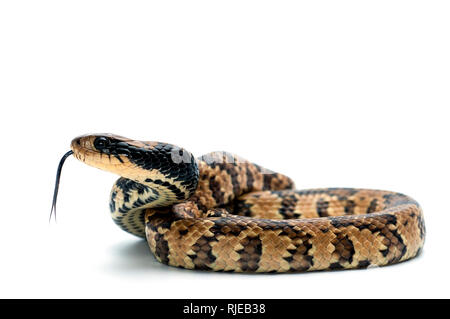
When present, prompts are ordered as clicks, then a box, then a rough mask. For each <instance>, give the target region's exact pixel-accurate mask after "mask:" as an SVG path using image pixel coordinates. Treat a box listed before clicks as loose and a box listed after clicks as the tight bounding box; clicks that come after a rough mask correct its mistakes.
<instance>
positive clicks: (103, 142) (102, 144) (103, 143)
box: [94, 136, 109, 150]
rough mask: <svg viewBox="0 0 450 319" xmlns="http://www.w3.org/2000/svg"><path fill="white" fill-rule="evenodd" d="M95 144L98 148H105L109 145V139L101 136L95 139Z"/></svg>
mask: <svg viewBox="0 0 450 319" xmlns="http://www.w3.org/2000/svg"><path fill="white" fill-rule="evenodd" d="M94 146H95V148H96V149H98V150H102V149H105V148H106V147H108V146H109V140H108V139H107V138H106V137H103V136H100V137H97V138H96V139H95V140H94Z"/></svg>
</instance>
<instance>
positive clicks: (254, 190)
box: [50, 133, 425, 273]
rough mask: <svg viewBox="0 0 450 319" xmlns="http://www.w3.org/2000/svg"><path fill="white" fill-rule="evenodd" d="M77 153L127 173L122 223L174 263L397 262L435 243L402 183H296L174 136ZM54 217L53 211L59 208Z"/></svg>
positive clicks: (94, 144)
mask: <svg viewBox="0 0 450 319" xmlns="http://www.w3.org/2000/svg"><path fill="white" fill-rule="evenodd" d="M70 147H71V150H70V151H69V152H68V153H66V154H65V155H64V157H63V158H62V159H61V161H60V165H59V167H58V172H57V179H56V185H55V192H54V198H53V206H52V212H53V211H54V213H55V214H56V197H57V193H58V186H59V179H60V175H61V168H62V165H63V163H64V160H65V159H66V158H67V157H68V156H69V155H72V154H73V155H74V156H75V158H76V159H78V160H79V161H81V162H83V163H85V164H87V165H90V166H93V167H96V168H98V169H101V170H105V171H108V172H111V173H114V174H116V175H119V176H120V177H119V179H118V180H117V181H116V182H115V183H114V185H113V187H112V190H111V193H110V200H109V208H110V212H111V216H112V219H113V221H114V222H115V224H117V225H118V226H119V227H120V228H121V229H122V230H124V231H126V232H128V233H130V234H133V235H135V236H138V237H141V238H144V239H145V240H146V241H147V243H148V245H149V247H150V250H151V252H152V253H153V254H154V256H155V257H156V259H157V260H158V261H159V262H161V263H163V264H167V265H169V266H174V267H180V268H186V269H199V270H210V271H223V272H250V273H286V272H307V271H318V270H343V269H358V268H371V267H381V266H386V265H392V264H396V263H399V262H403V261H406V260H409V259H411V258H413V257H415V256H417V255H418V254H419V253H420V251H421V250H422V248H423V245H424V241H425V223H424V217H423V212H422V209H421V207H420V206H419V204H418V203H417V202H416V201H415V200H414V199H412V198H411V197H409V196H407V195H404V194H401V193H397V192H392V191H384V190H374V189H364V188H313V189H305V190H296V189H295V186H294V182H293V180H292V179H291V178H289V177H288V176H286V175H283V174H281V173H277V172H274V171H271V170H269V169H266V168H264V167H262V166H259V165H257V164H254V163H252V162H250V161H248V160H246V159H244V158H241V157H239V156H237V155H235V154H232V153H228V152H211V153H208V154H205V155H203V156H200V157H198V158H196V157H194V156H193V155H192V154H191V153H190V152H189V151H187V150H186V149H184V148H181V147H178V146H176V145H173V144H169V143H162V142H145V141H138V140H132V139H128V138H125V137H122V136H119V135H114V134H109V133H108V134H107V133H104V134H87V135H82V136H78V137H76V138H74V139H73V140H72V142H71V144H70ZM50 217H51V215H50Z"/></svg>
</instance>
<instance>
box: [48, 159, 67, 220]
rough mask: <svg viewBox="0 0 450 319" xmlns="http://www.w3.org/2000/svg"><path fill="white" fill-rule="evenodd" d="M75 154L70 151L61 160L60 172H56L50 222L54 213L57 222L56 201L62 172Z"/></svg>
mask: <svg viewBox="0 0 450 319" xmlns="http://www.w3.org/2000/svg"><path fill="white" fill-rule="evenodd" d="M72 154H73V151H69V152H67V153H66V154H64V156H63V157H62V158H61V161H60V162H59V165H58V170H57V171H56V182H55V191H54V192H53V202H52V209H51V211H50V218H49V219H48V221H49V222H50V221H51V220H52V215H53V212H55V221H56V199H57V198H58V189H59V180H60V179H61V170H62V167H63V164H64V162H65V160H66V158H68V157H69V156H70V155H72Z"/></svg>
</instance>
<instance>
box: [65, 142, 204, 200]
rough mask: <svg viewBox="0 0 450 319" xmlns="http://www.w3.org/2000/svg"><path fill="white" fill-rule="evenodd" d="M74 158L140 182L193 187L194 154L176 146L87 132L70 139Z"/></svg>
mask: <svg viewBox="0 0 450 319" xmlns="http://www.w3.org/2000/svg"><path fill="white" fill-rule="evenodd" d="M71 149H72V151H73V154H74V156H75V158H77V159H78V160H80V161H82V162H84V163H86V164H88V165H90V166H94V167H96V168H99V169H102V170H105V171H109V172H111V173H115V174H117V175H120V176H122V177H125V178H128V179H131V180H133V181H136V182H138V183H142V184H149V183H150V184H153V183H155V181H156V183H160V184H163V183H164V184H166V185H169V184H170V185H174V184H176V185H177V186H179V187H182V188H183V189H188V190H189V192H188V193H189V194H190V193H191V190H192V192H193V190H195V189H196V187H197V183H198V166H197V161H196V159H195V157H194V156H193V155H192V154H191V153H190V152H188V151H186V150H185V149H183V148H180V147H178V146H175V145H172V144H168V143H161V142H143V141H137V140H132V139H128V138H125V137H122V136H118V135H114V134H88V135H82V136H79V137H76V138H75V139H73V140H72V143H71Z"/></svg>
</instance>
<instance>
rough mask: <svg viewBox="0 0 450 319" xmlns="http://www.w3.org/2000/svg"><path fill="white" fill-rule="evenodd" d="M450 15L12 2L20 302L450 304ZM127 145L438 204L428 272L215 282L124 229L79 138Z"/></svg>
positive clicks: (104, 177)
mask: <svg viewBox="0 0 450 319" xmlns="http://www.w3.org/2000/svg"><path fill="white" fill-rule="evenodd" d="M449 16H450V4H449V3H448V2H446V1H393V0H389V1H382V0H378V1H360V0H357V1H320V0H318V1H305V2H302V1H243V0H239V1H171V0H165V1H92V0H89V1H2V2H1V3H0V108H1V119H0V121H1V122H0V130H1V132H0V133H1V135H0V136H1V140H0V152H1V157H0V160H1V166H0V167H1V183H0V187H1V189H0V194H1V197H0V198H1V211H0V212H1V220H0V297H4V298H5V297H43V298H47V297H60V298H66V297H75V298H79V297H80V298H81V297H84V298H90V297H121V298H128V297H133V298H152V297H157V298H169V297H172V298H207V297H210V298H216V297H217V298H230V297H234V298H240V297H248V298H260V297H261V298H282V297H283V298H317V297H325V298H335V297H342V298H347V297H353V298H355V297H356V298H366V297H374V298H390V297H393V298H409V297H450V294H449V290H448V286H449V285H450V279H449V271H448V268H449V265H450V257H449V253H448V238H449V237H448V236H449V235H450V214H449V213H450V205H449V196H448V193H449V185H448V181H449V179H450V173H449V168H448V167H449V160H450V158H449V138H450V134H449V133H450V129H449V123H448V122H449V114H448V108H449V106H450V94H449V88H450V58H449V57H450V44H449V43H450V42H449V39H450V37H449V36H450V19H449ZM89 132H112V133H116V134H120V135H124V136H127V137H131V138H135V139H141V140H156V141H164V142H171V143H174V144H177V145H180V146H183V147H185V148H187V149H188V150H190V151H191V152H193V153H194V154H196V155H198V156H199V155H201V154H204V153H207V152H210V151H213V150H225V151H230V152H234V153H236V154H239V155H241V156H243V157H245V158H247V159H250V160H252V161H254V162H256V163H259V164H261V165H263V166H265V167H267V168H270V169H273V170H276V171H280V172H282V173H285V174H287V175H289V176H291V177H292V178H293V179H294V180H295V181H296V184H297V187H298V188H312V187H328V186H341V187H345V186H346V187H366V188H378V189H388V190H394V191H399V192H403V193H406V194H408V195H410V196H412V197H413V198H415V199H416V200H417V201H419V203H421V205H422V207H423V209H424V213H425V221H426V226H427V238H426V243H425V248H424V251H423V254H422V255H421V256H420V257H419V258H417V259H414V260H411V261H409V262H406V263H403V264H400V265H396V266H390V267H384V268H376V269H369V270H354V271H339V272H317V273H306V274H286V275H245V274H244V275H243V274H224V273H208V272H199V271H189V270H182V269H176V268H171V267H168V266H166V265H162V264H159V263H158V262H157V261H156V260H155V258H154V257H153V256H152V255H151V253H150V251H149V250H148V248H147V246H146V243H145V242H144V241H141V240H139V239H137V238H135V237H133V236H131V235H128V234H126V233H124V232H122V231H121V230H120V229H119V228H117V227H116V226H115V225H114V224H113V222H112V221H111V219H110V217H109V210H108V196H109V191H110V187H111V185H112V183H113V182H114V180H115V179H116V176H113V175H111V174H109V173H107V172H102V171H99V170H97V169H94V168H90V167H88V166H86V165H84V164H82V163H80V162H78V161H76V160H75V159H74V158H73V157H71V158H69V159H68V160H67V162H66V165H65V167H64V170H63V174H62V181H61V188H60V197H59V201H58V222H57V224H55V223H51V224H50V225H49V223H48V217H49V212H50V204H51V197H52V192H53V183H54V178H55V172H56V167H57V164H58V161H59V159H60V158H61V156H62V155H63V154H64V153H65V152H66V151H68V150H69V143H70V141H71V139H72V138H73V137H75V136H77V135H80V134H84V133H89Z"/></svg>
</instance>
